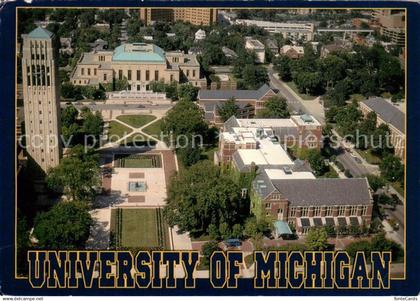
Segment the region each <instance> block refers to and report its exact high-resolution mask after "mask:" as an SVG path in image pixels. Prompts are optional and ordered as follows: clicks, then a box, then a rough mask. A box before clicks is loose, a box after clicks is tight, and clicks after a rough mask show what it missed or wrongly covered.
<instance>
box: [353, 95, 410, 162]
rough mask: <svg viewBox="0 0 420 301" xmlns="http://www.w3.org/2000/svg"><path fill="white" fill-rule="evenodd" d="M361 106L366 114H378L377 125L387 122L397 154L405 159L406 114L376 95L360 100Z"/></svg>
mask: <svg viewBox="0 0 420 301" xmlns="http://www.w3.org/2000/svg"><path fill="white" fill-rule="evenodd" d="M359 108H360V110H361V111H362V112H363V115H364V116H366V115H367V114H368V113H369V112H372V111H373V112H375V113H376V115H377V125H380V124H386V125H388V127H389V129H390V131H391V143H392V145H393V146H394V149H395V155H397V156H398V157H400V158H401V159H404V154H405V152H404V150H405V115H404V113H403V112H402V111H401V110H399V109H398V108H396V107H395V106H394V105H392V104H391V103H389V102H388V101H386V100H385V99H383V98H379V97H375V98H369V99H367V100H364V101H361V102H359Z"/></svg>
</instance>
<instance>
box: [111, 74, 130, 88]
mask: <svg viewBox="0 0 420 301" xmlns="http://www.w3.org/2000/svg"><path fill="white" fill-rule="evenodd" d="M128 85H129V83H128V80H127V78H126V77H124V78H123V79H114V91H122V90H127V89H128Z"/></svg>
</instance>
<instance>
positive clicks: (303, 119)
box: [290, 114, 321, 126]
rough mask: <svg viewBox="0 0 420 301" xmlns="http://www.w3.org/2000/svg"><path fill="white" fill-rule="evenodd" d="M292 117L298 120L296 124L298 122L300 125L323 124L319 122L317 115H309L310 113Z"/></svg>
mask: <svg viewBox="0 0 420 301" xmlns="http://www.w3.org/2000/svg"><path fill="white" fill-rule="evenodd" d="M290 118H291V119H293V120H294V121H295V122H296V124H298V125H299V126H303V125H314V126H321V123H319V121H318V120H316V119H315V117H314V116H312V115H308V114H304V115H293V116H291V117H290Z"/></svg>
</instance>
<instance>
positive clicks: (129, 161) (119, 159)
mask: <svg viewBox="0 0 420 301" xmlns="http://www.w3.org/2000/svg"><path fill="white" fill-rule="evenodd" d="M114 161H115V167H117V168H161V167H162V159H161V157H160V155H150V154H149V155H124V154H118V155H115V156H114Z"/></svg>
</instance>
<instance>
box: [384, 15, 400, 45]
mask: <svg viewBox="0 0 420 301" xmlns="http://www.w3.org/2000/svg"><path fill="white" fill-rule="evenodd" d="M378 22H379V24H380V33H381V35H383V36H385V37H388V38H389V39H390V40H391V42H392V43H394V44H396V45H398V46H405V13H404V12H399V13H396V14H389V15H383V16H379V17H378Z"/></svg>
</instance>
